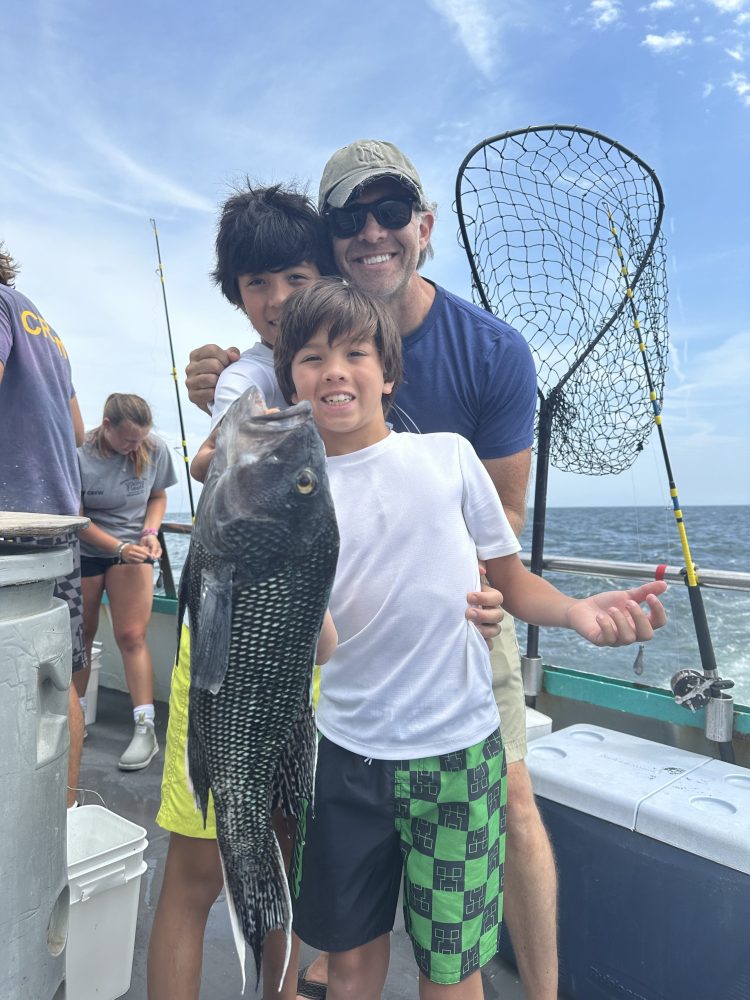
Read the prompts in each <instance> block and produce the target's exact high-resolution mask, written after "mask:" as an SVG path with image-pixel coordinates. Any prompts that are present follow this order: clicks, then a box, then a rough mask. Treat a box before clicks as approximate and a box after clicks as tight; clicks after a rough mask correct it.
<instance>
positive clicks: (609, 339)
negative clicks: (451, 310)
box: [456, 125, 668, 475]
mask: <svg viewBox="0 0 750 1000" xmlns="http://www.w3.org/2000/svg"><path fill="white" fill-rule="evenodd" d="M456 209H457V212H458V218H459V225H460V237H459V238H460V242H461V244H462V246H463V247H464V249H465V251H466V254H467V256H468V258H469V264H470V266H471V272H472V285H473V295H474V299H475V301H476V302H477V303H478V304H481V305H483V306H484V308H485V309H488V310H489V311H490V312H492V313H494V314H495V315H496V316H498V317H499V318H500V319H503V320H505V321H506V322H508V323H510V324H511V326H514V327H516V328H517V329H518V330H520V332H521V333H522V334H523V336H524V337H525V338H526V340H527V341H528V343H529V345H530V346H531V349H532V351H533V353H534V357H535V361H536V366H537V378H538V386H539V396H540V399H541V401H542V402H543V403H546V405H547V410H548V418H549V423H550V427H549V433H550V439H549V461H550V462H551V463H552V464H553V465H555V466H556V467H557V468H559V469H564V470H567V471H571V472H579V473H585V474H587V475H607V474H610V473H619V472H622V471H624V470H625V469H627V468H629V466H630V465H631V464H632V463H633V461H634V460H635V459H636V457H637V456H638V453H639V452H640V451H641V450H642V448H643V445H644V443H645V441H646V440H647V438H648V435H649V433H650V431H651V429H652V427H653V410H652V407H651V402H650V398H649V387H648V384H647V379H646V376H645V373H644V367H643V363H642V358H641V357H640V350H639V346H638V337H637V335H636V333H635V331H634V326H633V316H632V310H631V309H630V306H629V303H628V285H629V286H630V288H631V290H632V295H633V304H634V306H635V310H636V314H637V316H638V318H639V322H640V325H641V328H642V333H643V339H644V342H645V344H646V348H647V350H648V359H649V364H650V367H651V375H652V381H653V385H654V388H655V391H656V393H657V398H658V400H659V403H661V400H662V395H663V388H664V377H665V374H666V370H667V343H668V333H667V281H666V263H665V254H664V238H663V235H662V232H661V222H662V217H663V213H664V199H663V195H662V190H661V185H660V184H659V181H658V178H657V177H656V175H655V173H654V172H653V170H652V169H651V168H650V167H649V166H648V165H647V164H646V163H644V162H643V160H641V159H640V158H639V157H638V156H636V155H635V153H632V152H631V151H630V150H628V149H626V148H625V147H624V146H622V145H620V143H618V142H616V141H615V140H613V139H609V138H607V137H606V136H604V135H601V134H600V133H598V132H593V131H591V130H589V129H585V128H581V127H579V126H575V125H539V126H535V127H532V128H526V129H517V130H515V131H511V132H505V133H503V134H502V135H497V136H494V137H492V138H490V139H485V140H484V141H483V142H481V143H479V144H478V145H477V146H475V147H474V148H473V149H472V150H471V151H470V152H469V153H468V155H467V156H466V157H465V159H464V161H463V163H462V164H461V167H460V168H459V172H458V178H457V181H456ZM610 213H611V215H612V220H611V221H610ZM612 223H614V225H615V226H616V228H617V230H618V234H619V239H620V243H621V247H622V251H623V255H624V264H625V267H626V269H627V275H628V277H627V278H626V277H624V276H623V274H622V268H621V265H620V261H619V258H618V256H617V249H616V245H615V241H614V239H613V235H612ZM538 430H539V427H538Z"/></svg>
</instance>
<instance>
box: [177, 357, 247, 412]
mask: <svg viewBox="0 0 750 1000" xmlns="http://www.w3.org/2000/svg"><path fill="white" fill-rule="evenodd" d="M239 356H240V352H239V351H238V350H237V348H236V347H228V348H227V349H226V350H224V349H223V348H222V347H218V346H217V345H216V344H204V346H203V347H198V348H197V349H196V350H194V351H191V352H190V363H189V364H188V366H187V368H186V369H185V375H186V378H185V387H186V388H187V391H188V397H189V399H190V402H191V403H195V405H196V406H198V407H200V409H201V410H204V411H205V412H206V413H208V412H209V409H208V408H209V406H210V405H211V404H212V403H213V401H214V395H215V393H216V383H217V382H218V381H219V375H221V373H222V372H223V371H224V369H225V368H226V367H227V365H231V364H232V362H233V361H237V359H238V358H239Z"/></svg>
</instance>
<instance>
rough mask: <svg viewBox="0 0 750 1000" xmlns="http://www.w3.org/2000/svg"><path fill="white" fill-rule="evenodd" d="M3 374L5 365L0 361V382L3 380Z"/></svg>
mask: <svg viewBox="0 0 750 1000" xmlns="http://www.w3.org/2000/svg"><path fill="white" fill-rule="evenodd" d="M4 374H5V365H4V364H3V362H2V361H0V382H2V380H3V375H4Z"/></svg>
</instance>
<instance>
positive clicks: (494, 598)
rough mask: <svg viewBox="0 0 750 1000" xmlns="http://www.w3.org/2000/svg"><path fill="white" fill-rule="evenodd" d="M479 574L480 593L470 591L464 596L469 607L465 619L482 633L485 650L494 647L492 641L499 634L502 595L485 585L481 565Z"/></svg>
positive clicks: (482, 566) (501, 615)
mask: <svg viewBox="0 0 750 1000" xmlns="http://www.w3.org/2000/svg"><path fill="white" fill-rule="evenodd" d="M479 572H480V574H481V577H482V589H481V591H479V590H472V591H470V592H469V593H468V594H467V595H466V601H467V603H468V605H469V607H468V608H467V609H466V617H467V618H468V619H469V621H470V622H473V623H474V624H475V625H476V627H477V628H478V629H479V631H480V632H481V633H482V638H483V639H484V641H485V642H486V643H487V648H488V649H492V647H493V645H494V643H493V642H492V640H493V639H494V638H495V636H497V635H499V634H500V623H501V621H502V619H503V609H502V603H503V595H502V594H501V593H500V591H499V590H495V589H494V587H490V585H489V584H488V583H487V581H486V579H485V578H484V565H483V564H482V563H480V564H479Z"/></svg>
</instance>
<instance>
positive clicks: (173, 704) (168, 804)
mask: <svg viewBox="0 0 750 1000" xmlns="http://www.w3.org/2000/svg"><path fill="white" fill-rule="evenodd" d="M319 691H320V667H315V671H314V673H313V705H317V703H318V693H319ZM189 693H190V632H189V631H188V628H187V626H185V625H183V626H182V634H181V636H180V652H179V656H178V657H177V661H176V663H175V665H174V669H173V670H172V687H171V690H170V694H169V722H168V724H167V746H166V749H165V751H164V773H163V774H162V779H161V806H160V807H159V812H158V813H157V815H156V822H157V823H158V824H159V826H160V827H162V828H163V829H164V830H169V831H170V833H179V834H182V836H183V837H198V838H200V839H201V840H214V839H215V838H216V818H215V816H214V807H213V799H210V801H209V806H208V818H207V821H206V825H205V827H204V826H203V815H202V814H201V811H200V809H198V807H197V806H196V804H195V799H194V798H193V793H192V792H191V791H190V789H189V787H188V780H187V774H186V773H185V750H186V747H187V731H188V696H189Z"/></svg>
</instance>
